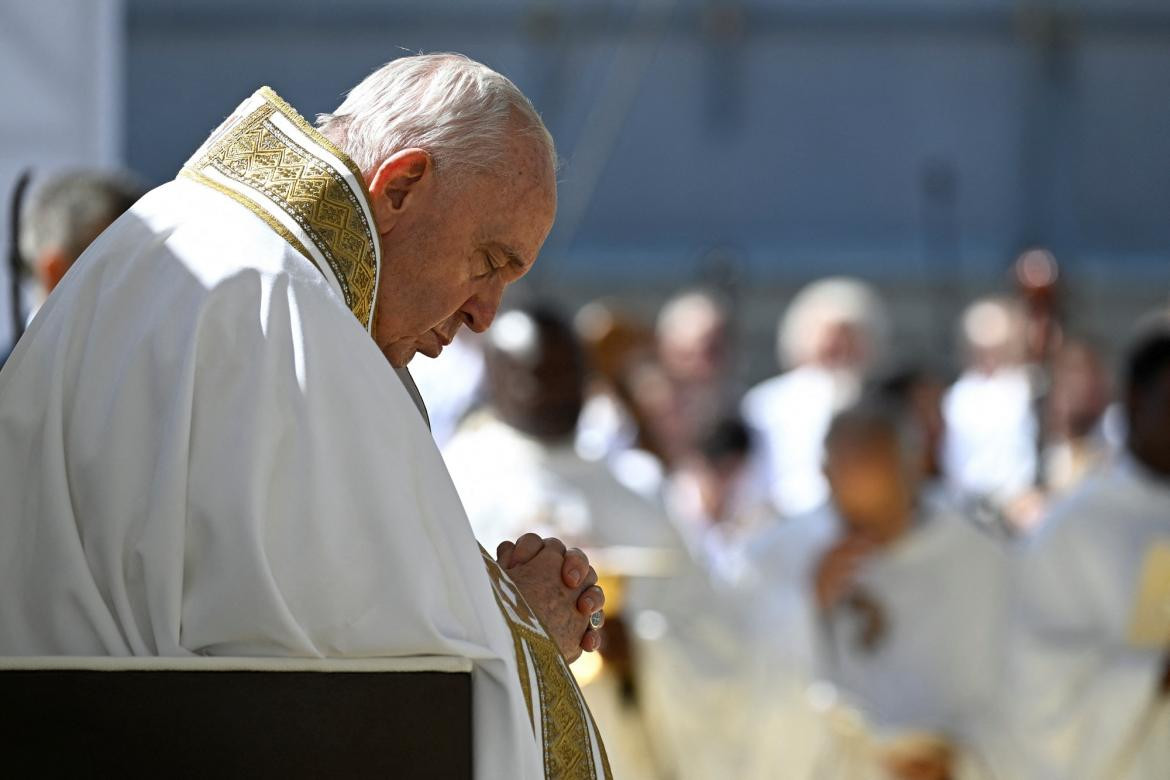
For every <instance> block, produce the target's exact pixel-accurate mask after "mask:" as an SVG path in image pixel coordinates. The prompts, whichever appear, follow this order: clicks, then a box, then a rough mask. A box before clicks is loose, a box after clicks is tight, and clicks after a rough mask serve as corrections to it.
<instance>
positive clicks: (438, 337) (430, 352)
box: [418, 330, 451, 358]
mask: <svg viewBox="0 0 1170 780" xmlns="http://www.w3.org/2000/svg"><path fill="white" fill-rule="evenodd" d="M428 333H429V334H430V335H432V336H434V337H435V340H434V342H429V343H426V344H419V345H418V351H419V352H421V353H423V354H424V355H426V356H427V357H429V358H437V357H438V356H439V355H440V354H441V353H442V352H443V348H444V347H446V346H447V345H449V344H450V343H451V339H449V338H447V337H446V336H444V335H443V334H442V333H439V332H438V331H437V330H430V331H428Z"/></svg>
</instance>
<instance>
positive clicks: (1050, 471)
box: [1043, 337, 1124, 498]
mask: <svg viewBox="0 0 1170 780" xmlns="http://www.w3.org/2000/svg"><path fill="white" fill-rule="evenodd" d="M1112 400H1113V395H1112V382H1111V380H1110V376H1109V370H1108V368H1107V367H1106V365H1105V360H1104V358H1103V357H1102V355H1101V353H1100V351H1099V350H1098V349H1097V348H1096V347H1095V346H1094V345H1093V344H1092V343H1091V342H1089V341H1087V340H1085V339H1080V338H1075V337H1066V338H1065V339H1064V340H1063V342H1062V343H1061V345H1060V346H1059V347H1058V348H1057V349H1056V351H1055V353H1054V355H1053V357H1052V361H1051V383H1050V386H1049V390H1048V395H1047V397H1046V398H1045V413H1046V415H1047V424H1046V425H1045V435H1046V441H1045V447H1044V456H1043V464H1044V488H1045V491H1046V492H1047V494H1048V496H1049V497H1050V498H1051V497H1055V496H1059V495H1061V494H1064V493H1067V492H1069V491H1070V490H1072V489H1073V488H1075V487H1076V486H1077V485H1079V484H1080V483H1081V481H1082V480H1083V479H1085V477H1087V476H1088V475H1090V474H1091V473H1093V472H1094V471H1096V470H1097V469H1099V468H1101V467H1102V466H1103V465H1104V464H1105V462H1106V461H1107V460H1108V459H1109V458H1110V457H1112V456H1113V455H1114V454H1115V453H1116V451H1117V450H1118V449H1120V445H1121V437H1122V436H1123V435H1124V434H1123V433H1122V432H1121V431H1120V430H1119V429H1120V428H1121V427H1123V426H1122V423H1121V421H1120V420H1119V419H1118V417H1120V416H1121V412H1120V410H1119V409H1118V408H1116V407H1113V406H1112V405H1111V403H1112Z"/></svg>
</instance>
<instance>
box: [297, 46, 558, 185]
mask: <svg viewBox="0 0 1170 780" xmlns="http://www.w3.org/2000/svg"><path fill="white" fill-rule="evenodd" d="M317 127H318V129H319V130H320V131H321V132H322V133H323V134H324V135H325V137H326V138H328V139H329V140H331V141H332V142H333V143H334V144H336V145H337V146H338V147H339V148H340V149H342V150H343V151H344V152H345V153H346V154H348V155H349V156H350V158H351V159H352V160H353V161H354V163H356V164H357V166H358V168H360V169H361V171H362V172H363V173H364V174H366V175H369V174H371V173H372V172H373V171H375V170H376V169H377V168H378V166H379V165H381V164H382V163H383V162H384V161H385V160H386V159H387V158H388V157H390V156H391V155H393V154H394V153H395V152H399V151H401V150H403V149H410V148H418V149H422V150H424V151H426V152H428V153H430V155H431V157H432V158H433V159H434V162H435V170H436V172H438V171H444V172H445V173H450V174H453V176H454V178H459V177H460V176H461V175H462V174H465V173H470V172H474V173H493V172H499V171H500V169H501V165H502V164H503V163H504V160H505V159H506V158H505V156H504V155H503V154H502V152H503V150H504V149H505V148H507V146H508V144H509V142H510V141H511V140H512V139H514V138H516V137H517V136H521V137H523V136H527V137H530V138H532V139H533V140H535V141H536V142H537V143H538V144H539V145H540V147H541V148H542V149H543V150H544V151H545V152H546V153H547V154H548V159H549V164H550V166H552V168H553V169H554V170H555V169H556V165H557V157H556V149H555V146H554V144H553V139H552V136H551V135H550V134H549V132H548V129H547V128H546V127H545V126H544V122H543V121H542V120H541V118H540V115H539V114H538V113H537V112H536V109H535V108H533V106H532V103H531V102H530V101H529V100H528V98H527V97H525V96H524V93H522V92H521V91H520V90H519V89H518V88H517V87H516V85H515V84H513V83H512V82H511V81H509V80H508V79H507V78H505V77H504V76H501V75H500V74H499V73H496V72H495V71H494V70H492V69H491V68H489V67H487V66H486V65H482V64H480V63H478V62H476V61H474V60H472V59H469V58H467V57H465V56H463V55H462V54H420V55H416V56H411V57H402V58H400V59H396V60H392V61H391V62H389V63H387V64H385V65H383V66H382V67H381V68H379V69H378V70H376V71H374V72H373V73H371V74H370V75H369V76H367V77H366V78H365V79H363V80H362V82H361V83H360V84H358V85H357V86H356V87H354V88H353V89H351V90H350V91H349V94H348V95H347V96H346V98H345V100H344V101H343V102H342V104H341V105H340V106H338V108H337V110H336V111H334V112H333V113H331V114H319V115H318V116H317Z"/></svg>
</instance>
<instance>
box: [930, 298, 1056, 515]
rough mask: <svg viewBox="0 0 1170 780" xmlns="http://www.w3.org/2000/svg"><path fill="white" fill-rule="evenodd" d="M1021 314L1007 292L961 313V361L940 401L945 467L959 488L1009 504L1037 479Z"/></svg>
mask: <svg viewBox="0 0 1170 780" xmlns="http://www.w3.org/2000/svg"><path fill="white" fill-rule="evenodd" d="M1024 325H1025V322H1024V317H1023V312H1022V311H1021V309H1020V307H1019V305H1018V304H1017V303H1016V302H1014V301H1012V300H1010V299H1007V298H985V299H982V300H978V301H976V302H975V303H973V304H971V306H969V307H968V308H967V309H966V311H965V312H964V313H963V316H962V322H961V336H962V342H963V349H964V351H965V353H966V360H967V367H966V369H965V370H964V371H963V373H962V375H961V376H960V377H959V379H958V381H956V382H955V384H954V385H952V386H951V389H950V390H949V391H948V392H947V395H946V398H945V399H944V401H943V415H944V417H945V418H946V427H947V436H946V443H945V445H944V450H943V451H944V457H943V469H944V471H945V472H946V475H947V478H948V480H949V481H950V483H951V485H952V486H953V487H954V488H955V489H956V490H958V491H959V492H961V493H969V494H974V495H977V496H982V497H985V498H988V499H990V500H991V501H993V502H994V503H995V504H996V505H999V506H1008V505H1009V504H1011V503H1012V502H1013V501H1015V500H1016V499H1018V498H1019V497H1021V496H1023V495H1025V494H1027V493H1029V491H1031V489H1032V487H1033V486H1034V484H1035V481H1036V468H1037V449H1038V444H1037V436H1038V431H1037V422H1036V415H1035V412H1034V408H1033V402H1034V399H1035V391H1034V387H1033V384H1034V383H1033V377H1032V373H1031V371H1030V370H1029V367H1028V365H1027V363H1026V361H1025V329H1024Z"/></svg>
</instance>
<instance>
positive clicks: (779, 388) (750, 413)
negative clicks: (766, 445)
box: [740, 371, 799, 422]
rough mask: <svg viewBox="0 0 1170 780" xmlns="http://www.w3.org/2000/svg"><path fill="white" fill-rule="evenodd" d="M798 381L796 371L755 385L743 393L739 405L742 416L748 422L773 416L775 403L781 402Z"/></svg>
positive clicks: (787, 372)
mask: <svg viewBox="0 0 1170 780" xmlns="http://www.w3.org/2000/svg"><path fill="white" fill-rule="evenodd" d="M798 379H799V377H798V374H797V372H796V371H786V372H784V373H783V374H779V375H777V376H774V377H772V378H771V379H765V380H764V381H763V382H760V383H759V384H757V385H755V386H754V387H752V388H751V389H750V390H748V391H747V392H746V393H744V396H743V401H742V402H741V404H740V408H741V411H742V413H743V415H744V416H745V417H746V418H748V419H749V422H752V421H757V420H759V419H761V418H763V417H766V416H771V415H774V414H775V412H776V404H777V402H782V401H783V399H784V398H785V396H787V395H789V394H790V393H791V392H792V388H793V387H794V386H795V384H796V383H797V380H798Z"/></svg>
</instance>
